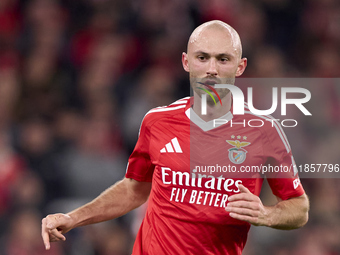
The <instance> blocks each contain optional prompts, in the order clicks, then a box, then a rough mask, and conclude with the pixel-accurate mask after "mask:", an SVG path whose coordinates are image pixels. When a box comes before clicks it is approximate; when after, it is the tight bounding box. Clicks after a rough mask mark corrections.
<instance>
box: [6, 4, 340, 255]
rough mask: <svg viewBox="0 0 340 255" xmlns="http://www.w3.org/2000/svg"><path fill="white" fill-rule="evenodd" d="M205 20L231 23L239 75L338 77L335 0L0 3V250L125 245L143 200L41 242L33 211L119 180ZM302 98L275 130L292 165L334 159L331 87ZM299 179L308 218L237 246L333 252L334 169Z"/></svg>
mask: <svg viewBox="0 0 340 255" xmlns="http://www.w3.org/2000/svg"><path fill="white" fill-rule="evenodd" d="M212 19H219V20H222V21H225V22H227V23H229V24H230V25H232V26H233V27H235V29H236V30H237V31H238V32H239V34H240V36H241V39H242V42H243V48H244V51H243V52H244V56H246V57H247V58H248V61H249V64H248V68H247V70H246V72H245V74H244V75H243V77H248V78H249V77H250V78H255V77H256V78H266V77H275V78H285V77H293V78H295V77H296V78H298V77H309V78H313V77H319V78H338V77H339V76H340V2H339V1H338V0H305V1H294V0H259V1H256V2H255V1H246V0H210V1H204V0H197V1H194V0H170V1H169V0H145V1H138V0H112V1H110V0H68V1H67V0H64V1H62V0H59V1H58V0H31V1H28V0H1V1H0V255H44V254H51V255H63V254H67V255H78V254H79V255H80V254H81V255H125V254H130V252H131V247H132V244H133V241H134V235H135V233H136V229H138V224H139V222H140V219H141V218H142V217H143V208H142V209H140V210H137V211H135V212H132V213H130V214H128V215H127V216H124V217H122V218H119V219H117V220H113V221H110V222H107V223H101V224H97V225H94V226H88V227H83V228H79V229H76V230H73V231H71V232H70V233H69V234H68V235H67V239H68V240H67V241H66V242H64V243H55V244H53V245H52V249H51V251H49V252H45V251H44V247H43V243H42V240H41V237H40V224H41V223H40V222H41V219H42V217H44V216H45V215H46V214H48V213H52V212H53V213H54V212H68V211H70V210H72V209H73V208H75V207H77V206H79V205H82V204H83V203H85V202H88V201H90V200H91V199H92V198H94V197H96V196H97V195H98V194H99V193H100V192H101V191H102V190H104V189H105V188H107V187H108V186H110V185H111V184H113V183H115V182H116V181H117V180H119V179H121V178H123V176H124V173H125V167H126V162H127V158H128V156H129V154H130V153H131V151H132V149H133V147H134V144H135V142H136V139H137V135H138V129H139V125H140V122H141V120H142V118H143V116H144V114H145V113H146V112H147V111H148V110H149V109H150V108H153V107H155V106H160V105H167V104H169V103H171V102H173V101H174V100H176V99H178V98H180V97H184V96H188V95H189V94H190V92H189V82H188V74H187V73H185V72H184V70H183V69H182V65H181V61H180V60H181V53H182V52H183V51H185V50H186V44H187V40H188V38H189V35H190V33H191V32H192V30H193V29H194V28H195V27H196V26H198V25H200V24H201V23H203V22H205V21H209V20H212ZM325 80H326V79H325ZM312 97H313V100H314V101H315V102H317V103H316V104H315V105H314V107H313V118H309V119H308V120H306V121H302V122H301V123H299V126H298V128H296V129H294V130H293V131H292V130H289V131H288V132H287V134H288V138H289V140H290V143H291V146H292V149H293V153H294V155H295V159H296V161H297V164H301V163H309V162H310V160H311V159H314V160H315V159H318V162H316V163H330V164H335V163H339V158H340V153H339V151H340V146H339V144H340V131H339V130H340V127H339V123H340V113H339V112H340V106H339V104H340V103H339V98H340V85H339V84H337V85H334V83H332V84H328V83H327V82H325V84H322V85H320V86H318V87H317V88H314V92H313V95H312ZM302 183H303V185H304V187H305V189H306V191H307V193H308V195H309V196H310V200H311V213H310V221H309V223H308V224H307V225H306V226H305V227H304V228H302V229H299V230H294V231H289V232H287V231H277V230H271V229H268V228H255V227H253V228H252V230H251V233H250V237H249V242H248V244H247V245H246V249H245V252H244V254H246V255H258V254H275V255H286V254H289V255H335V254H340V242H339V236H340V216H339V215H340V199H339V195H340V185H339V184H340V181H339V179H303V180H302ZM265 189H266V188H265ZM267 193H268V192H264V194H267ZM263 200H264V201H265V203H267V204H268V203H272V202H273V198H272V197H270V196H267V195H264V196H263ZM183 254H185V251H183Z"/></svg>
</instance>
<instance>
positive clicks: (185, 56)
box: [182, 52, 190, 72]
mask: <svg viewBox="0 0 340 255" xmlns="http://www.w3.org/2000/svg"><path fill="white" fill-rule="evenodd" d="M182 65H183V68H184V70H185V71H187V72H189V70H190V69H189V61H188V54H186V53H185V52H183V53H182Z"/></svg>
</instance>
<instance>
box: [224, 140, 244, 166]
mask: <svg viewBox="0 0 340 255" xmlns="http://www.w3.org/2000/svg"><path fill="white" fill-rule="evenodd" d="M226 142H227V143H229V144H230V145H232V146H234V147H233V148H230V149H229V159H230V161H231V162H233V163H234V164H242V163H243V162H244V161H245V160H246V156H247V151H246V150H245V149H243V148H242V147H245V146H248V145H249V144H250V143H249V142H240V141H239V140H234V141H233V140H226Z"/></svg>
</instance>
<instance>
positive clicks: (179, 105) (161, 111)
mask: <svg viewBox="0 0 340 255" xmlns="http://www.w3.org/2000/svg"><path fill="white" fill-rule="evenodd" d="M189 101H190V97H184V98H181V99H178V100H176V101H175V102H173V103H171V104H169V105H166V106H159V107H156V108H153V109H151V110H149V111H148V112H147V113H146V114H145V116H144V118H143V122H144V124H153V123H154V122H155V121H159V120H160V119H163V118H171V117H173V116H177V115H178V114H180V113H183V112H184V111H185V108H186V107H187V105H188V103H189Z"/></svg>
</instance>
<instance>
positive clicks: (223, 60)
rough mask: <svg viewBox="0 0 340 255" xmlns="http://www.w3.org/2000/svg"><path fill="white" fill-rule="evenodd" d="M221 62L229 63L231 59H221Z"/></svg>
mask: <svg viewBox="0 0 340 255" xmlns="http://www.w3.org/2000/svg"><path fill="white" fill-rule="evenodd" d="M220 61H221V62H227V61H229V58H221V59H220Z"/></svg>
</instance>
